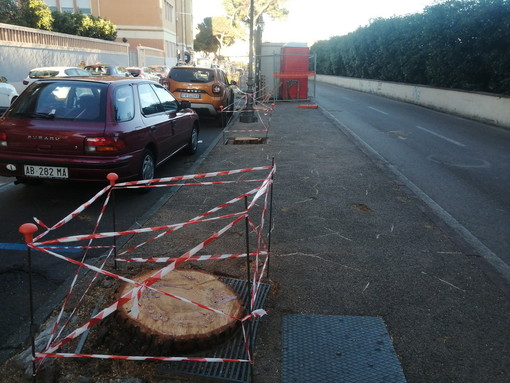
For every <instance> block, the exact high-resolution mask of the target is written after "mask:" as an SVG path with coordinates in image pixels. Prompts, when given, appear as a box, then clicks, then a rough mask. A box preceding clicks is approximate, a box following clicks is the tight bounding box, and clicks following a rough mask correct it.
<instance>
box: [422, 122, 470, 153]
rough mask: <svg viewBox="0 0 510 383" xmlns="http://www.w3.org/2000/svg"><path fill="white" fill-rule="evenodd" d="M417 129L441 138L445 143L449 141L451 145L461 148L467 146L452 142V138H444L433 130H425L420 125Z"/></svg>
mask: <svg viewBox="0 0 510 383" xmlns="http://www.w3.org/2000/svg"><path fill="white" fill-rule="evenodd" d="M416 127H417V128H418V129H420V130H423V131H424V132H427V133H430V134H432V135H434V136H436V137H439V138H441V139H443V140H445V141H448V142H450V143H452V144H454V145H457V146H461V147H463V148H464V147H465V146H466V145H464V144H463V143H461V142H459V141H455V140H452V139H451V138H448V137H445V136H443V135H441V134H439V133H436V132H433V131H432V130H428V129H425V128H423V127H421V126H419V125H416Z"/></svg>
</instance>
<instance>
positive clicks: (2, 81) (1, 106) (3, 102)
mask: <svg viewBox="0 0 510 383" xmlns="http://www.w3.org/2000/svg"><path fill="white" fill-rule="evenodd" d="M17 97H18V92H17V91H16V88H15V87H13V86H12V85H11V84H8V83H7V79H6V78H5V77H3V76H1V77H0V114H2V113H3V112H4V111H5V110H6V109H7V108H8V107H9V106H10V105H11V104H12V103H13V102H14V100H15V99H16V98H17Z"/></svg>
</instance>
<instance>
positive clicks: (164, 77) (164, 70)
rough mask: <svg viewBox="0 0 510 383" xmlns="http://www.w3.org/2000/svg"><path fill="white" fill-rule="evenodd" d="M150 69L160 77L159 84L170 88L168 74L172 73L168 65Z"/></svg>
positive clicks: (154, 66)
mask: <svg viewBox="0 0 510 383" xmlns="http://www.w3.org/2000/svg"><path fill="white" fill-rule="evenodd" d="M149 68H150V69H151V70H152V71H153V72H154V73H155V74H156V75H157V76H158V77H159V83H160V84H161V85H163V86H164V87H166V88H168V73H170V68H169V67H167V66H166V65H150V66H149Z"/></svg>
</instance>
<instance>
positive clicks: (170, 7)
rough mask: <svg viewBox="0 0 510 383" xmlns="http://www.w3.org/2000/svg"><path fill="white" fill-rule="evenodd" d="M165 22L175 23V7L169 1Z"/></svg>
mask: <svg viewBox="0 0 510 383" xmlns="http://www.w3.org/2000/svg"><path fill="white" fill-rule="evenodd" d="M165 20H167V21H169V22H171V23H173V22H174V6H173V5H172V4H170V2H169V1H168V0H165Z"/></svg>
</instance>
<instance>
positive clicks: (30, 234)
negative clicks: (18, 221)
mask: <svg viewBox="0 0 510 383" xmlns="http://www.w3.org/2000/svg"><path fill="white" fill-rule="evenodd" d="M18 231H19V232H20V233H21V234H23V237H24V238H25V242H26V243H31V242H33V241H34V233H35V232H36V231H37V226H36V225H35V224H33V223H24V224H23V225H21V226H20V227H19V229H18Z"/></svg>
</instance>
